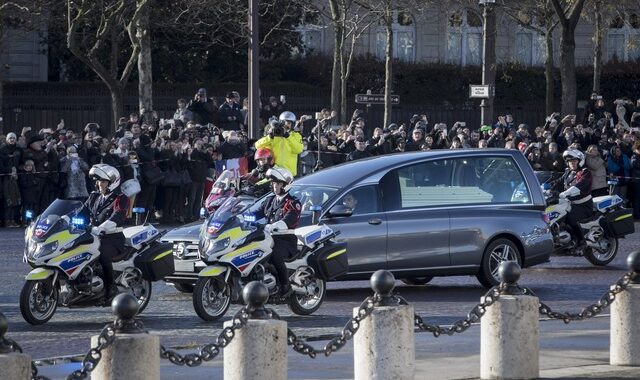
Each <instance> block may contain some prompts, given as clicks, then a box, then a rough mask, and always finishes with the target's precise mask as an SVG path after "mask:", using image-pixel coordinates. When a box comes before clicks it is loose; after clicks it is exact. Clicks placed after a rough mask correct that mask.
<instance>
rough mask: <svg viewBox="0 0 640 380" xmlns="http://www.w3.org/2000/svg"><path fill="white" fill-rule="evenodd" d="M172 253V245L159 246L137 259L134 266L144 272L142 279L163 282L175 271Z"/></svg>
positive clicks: (163, 244) (143, 253)
mask: <svg viewBox="0 0 640 380" xmlns="http://www.w3.org/2000/svg"><path fill="white" fill-rule="evenodd" d="M172 253H173V249H172V245H171V244H170V243H162V244H158V245H155V246H153V247H151V248H149V249H147V250H146V251H144V252H142V253H141V254H140V255H139V256H138V257H136V258H135V261H134V264H135V266H136V268H138V269H140V270H141V271H142V277H143V278H144V279H145V280H149V281H158V280H162V279H163V278H164V277H165V276H168V275H170V274H172V273H173V272H174V271H175V267H174V263H173V254H172Z"/></svg>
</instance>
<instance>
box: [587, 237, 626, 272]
mask: <svg viewBox="0 0 640 380" xmlns="http://www.w3.org/2000/svg"><path fill="white" fill-rule="evenodd" d="M606 242H607V249H606V250H605V251H598V250H597V249H595V248H593V247H587V248H586V249H585V250H584V251H583V254H584V257H585V259H587V260H588V261H589V262H590V263H591V264H593V265H597V266H605V265H607V264H609V263H610V262H611V261H613V259H615V258H616V254H617V253H618V238H614V237H610V238H606Z"/></svg>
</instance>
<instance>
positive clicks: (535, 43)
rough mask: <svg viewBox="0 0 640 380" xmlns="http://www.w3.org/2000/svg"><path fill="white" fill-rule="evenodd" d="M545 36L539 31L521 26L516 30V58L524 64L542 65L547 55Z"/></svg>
mask: <svg viewBox="0 0 640 380" xmlns="http://www.w3.org/2000/svg"><path fill="white" fill-rule="evenodd" d="M545 43H546V42H545V38H544V36H543V35H541V34H540V33H538V32H537V31H535V30H533V29H529V28H525V27H519V28H518V30H517V31H516V41H515V48H514V55H515V56H514V59H515V61H516V62H518V63H520V64H521V65H524V66H540V65H543V64H544V61H545V60H546V57H547V50H546V46H545Z"/></svg>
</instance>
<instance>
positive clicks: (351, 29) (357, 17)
mask: <svg viewBox="0 0 640 380" xmlns="http://www.w3.org/2000/svg"><path fill="white" fill-rule="evenodd" d="M328 2H329V9H330V13H329V14H324V16H325V17H327V18H330V19H331V23H332V25H333V29H334V46H333V68H332V76H331V109H332V110H334V111H336V112H337V113H338V115H340V122H341V123H346V122H347V120H348V115H347V111H348V109H347V89H348V81H349V77H350V76H351V68H352V65H351V64H352V62H353V59H354V57H355V53H356V45H357V42H358V41H359V40H360V38H361V37H362V35H363V34H364V33H365V32H366V31H368V29H369V27H370V26H371V25H372V24H373V23H374V22H375V21H376V18H375V17H372V13H371V11H370V10H368V9H366V8H364V7H362V6H360V4H358V2H357V1H354V0H328Z"/></svg>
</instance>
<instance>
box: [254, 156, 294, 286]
mask: <svg viewBox="0 0 640 380" xmlns="http://www.w3.org/2000/svg"><path fill="white" fill-rule="evenodd" d="M266 175H267V178H269V179H270V180H271V190H272V191H273V194H274V195H271V196H270V197H269V198H268V199H267V200H266V201H265V202H264V206H263V212H264V215H265V218H266V219H267V225H266V226H265V228H264V230H265V232H267V233H271V232H272V231H283V230H293V229H295V228H296V226H297V224H298V220H299V219H300V211H301V210H302V205H301V204H300V202H299V201H298V199H296V198H294V197H293V196H291V194H289V192H288V190H287V189H286V186H287V185H289V184H290V183H291V182H292V181H293V175H291V173H290V172H289V171H288V170H287V169H285V168H280V167H274V168H271V169H269V170H268V171H267V174H266ZM296 252H297V238H296V236H295V235H294V234H286V235H282V234H278V235H274V236H273V253H272V255H271V263H272V264H273V266H274V267H275V269H276V272H277V274H278V282H279V284H280V285H281V287H280V293H281V295H282V297H283V298H286V297H288V296H289V295H290V294H291V292H292V289H291V285H290V284H289V276H288V274H287V267H286V265H285V260H286V259H288V258H289V257H292V256H294V255H295V254H296Z"/></svg>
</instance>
